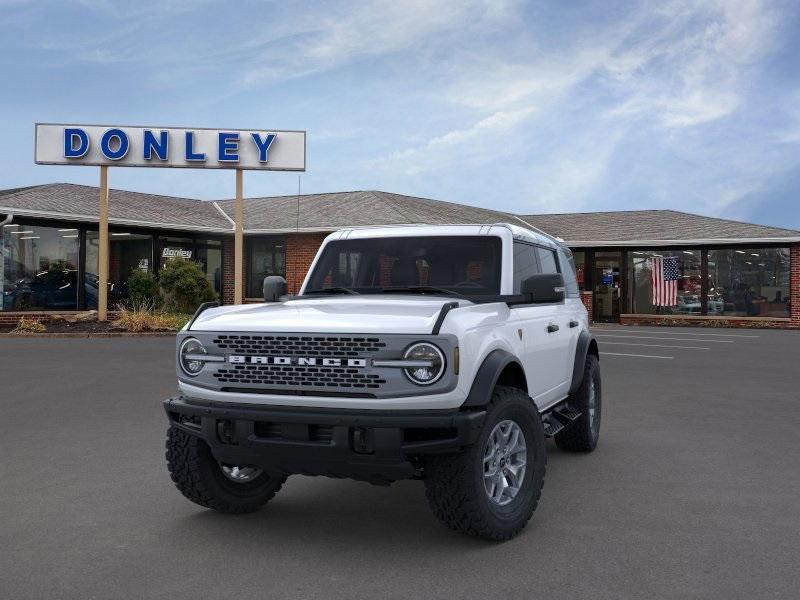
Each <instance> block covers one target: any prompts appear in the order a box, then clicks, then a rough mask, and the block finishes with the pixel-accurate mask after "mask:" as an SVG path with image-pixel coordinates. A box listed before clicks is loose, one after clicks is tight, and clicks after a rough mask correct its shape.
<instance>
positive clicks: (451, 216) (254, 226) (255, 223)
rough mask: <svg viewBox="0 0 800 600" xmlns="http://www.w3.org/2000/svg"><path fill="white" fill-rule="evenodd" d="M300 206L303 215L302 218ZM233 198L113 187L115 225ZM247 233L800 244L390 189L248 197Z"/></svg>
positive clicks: (49, 213)
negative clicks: (367, 230)
mask: <svg viewBox="0 0 800 600" xmlns="http://www.w3.org/2000/svg"><path fill="white" fill-rule="evenodd" d="M97 194H98V190H97V188H96V187H93V186H85V185H74V184H69V183H53V184H48V185H37V186H30V187H22V188H14V189H8V190H0V212H13V213H14V214H18V215H20V216H22V215H28V216H38V217H49V218H61V219H65V220H79V221H89V222H91V221H97ZM298 202H299V209H300V210H299V213H298ZM233 205H234V201H233V200H221V201H219V202H206V201H202V200H193V199H191V198H177V197H175V196H159V195H156V194H143V193H140V192H128V191H125V190H111V191H110V203H109V213H110V221H111V223H114V224H120V225H143V226H154V227H160V228H164V229H187V230H197V231H215V232H220V233H223V232H230V231H231V230H232V223H231V221H230V220H229V219H228V218H226V217H225V216H224V214H223V211H224V213H225V214H227V215H228V216H229V217H230V218H231V219H233V217H234V206H233ZM245 219H246V223H245V230H246V231H249V232H258V231H276V232H277V231H292V230H297V229H299V230H301V231H309V230H318V231H333V230H336V229H340V228H343V227H365V226H375V225H410V224H433V225H444V224H459V223H481V224H483V223H498V222H509V223H515V224H519V225H524V223H528V224H530V226H532V227H534V228H536V229H540V230H542V231H545V232H547V233H549V234H551V235H554V236H557V237H560V238H561V239H563V240H564V241H566V242H567V243H569V244H570V245H573V246H581V245H585V246H590V245H592V246H595V245H601V244H607V245H635V244H639V243H650V242H654V243H663V244H669V243H676V242H680V241H684V240H685V241H694V242H697V241H701V240H708V241H720V242H721V241H724V242H726V243H735V242H746V241H747V240H769V239H776V240H792V241H800V231H793V230H791V229H781V228H778V227H766V226H763V225H753V224H750V223H741V222H738V221H730V220H727V219H716V218H712V217H703V216H700V215H693V214H689V213H683V212H678V211H674V210H635V211H621V212H595V213H570V214H550V215H523V216H521V217H516V216H514V215H510V214H508V213H503V212H499V211H494V210H489V209H485V208H478V207H474V206H466V205H464V204H455V203H452V202H443V201H440V200H430V199H427V198H416V197H413V196H403V195H400V194H392V193H389V192H379V191H357V192H336V193H330V194H308V195H302V196H299V200H298V196H278V197H268V198H248V199H246V200H245Z"/></svg>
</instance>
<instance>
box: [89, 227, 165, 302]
mask: <svg viewBox="0 0 800 600" xmlns="http://www.w3.org/2000/svg"><path fill="white" fill-rule="evenodd" d="M99 244H100V240H99V235H98V233H97V231H94V230H90V231H87V232H86V254H85V258H84V282H83V289H84V302H85V303H86V307H87V308H97V281H98V275H97V270H98V258H99V247H100V246H99ZM108 245H109V249H108V252H109V254H108V257H109V258H108V305H109V307H113V308H115V307H116V306H117V304H119V303H120V302H125V301H126V300H127V299H128V297H129V295H130V293H129V291H128V279H129V278H130V276H131V273H133V272H134V271H136V270H140V271H145V272H147V273H152V272H153V236H151V235H148V234H143V233H136V232H132V231H115V230H112V231H110V232H109V234H108Z"/></svg>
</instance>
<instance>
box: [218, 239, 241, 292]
mask: <svg viewBox="0 0 800 600" xmlns="http://www.w3.org/2000/svg"><path fill="white" fill-rule="evenodd" d="M233 254H234V244H233V237H232V236H231V237H226V238H225V239H224V240H222V303H223V304H233V300H234V293H235V290H234V286H235V285H236V282H235V280H234V265H235V263H234V259H233ZM245 281H247V280H246V279H245Z"/></svg>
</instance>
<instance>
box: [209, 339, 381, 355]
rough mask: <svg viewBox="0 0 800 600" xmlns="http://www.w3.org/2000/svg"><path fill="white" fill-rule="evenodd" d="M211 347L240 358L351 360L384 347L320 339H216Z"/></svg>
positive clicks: (368, 341)
mask: <svg viewBox="0 0 800 600" xmlns="http://www.w3.org/2000/svg"><path fill="white" fill-rule="evenodd" d="M213 343H214V345H216V346H217V347H218V348H220V349H222V350H227V351H229V352H238V353H242V354H280V355H282V356H320V357H329V358H353V357H358V356H363V355H371V354H373V353H375V352H377V351H378V350H380V349H381V348H384V347H385V346H386V344H385V343H384V342H383V341H382V340H381V339H380V338H376V337H350V336H348V337H343V336H322V335H308V336H306V335H304V336H299V335H219V336H217V337H216V338H214V342H213Z"/></svg>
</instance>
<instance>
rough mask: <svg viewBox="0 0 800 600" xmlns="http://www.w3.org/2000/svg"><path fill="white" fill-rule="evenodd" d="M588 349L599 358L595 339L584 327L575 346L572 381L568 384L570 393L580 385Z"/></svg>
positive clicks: (575, 390)
mask: <svg viewBox="0 0 800 600" xmlns="http://www.w3.org/2000/svg"><path fill="white" fill-rule="evenodd" d="M590 351H591V353H592V354H594V355H595V356H597V357H598V358H599V356H600V355H599V352H598V350H597V341H596V340H595V339H594V336H593V335H592V334H591V333H589V332H588V331H586V330H585V329H584V330H583V331H581V333H580V335H579V336H578V345H577V346H576V347H575V365H574V366H573V368H572V383H571V384H570V386H569V393H570V394H574V393H575V392H577V391H578V388H580V387H581V383H583V365H584V364H586V356H587V355H588V354H589V352H590Z"/></svg>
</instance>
